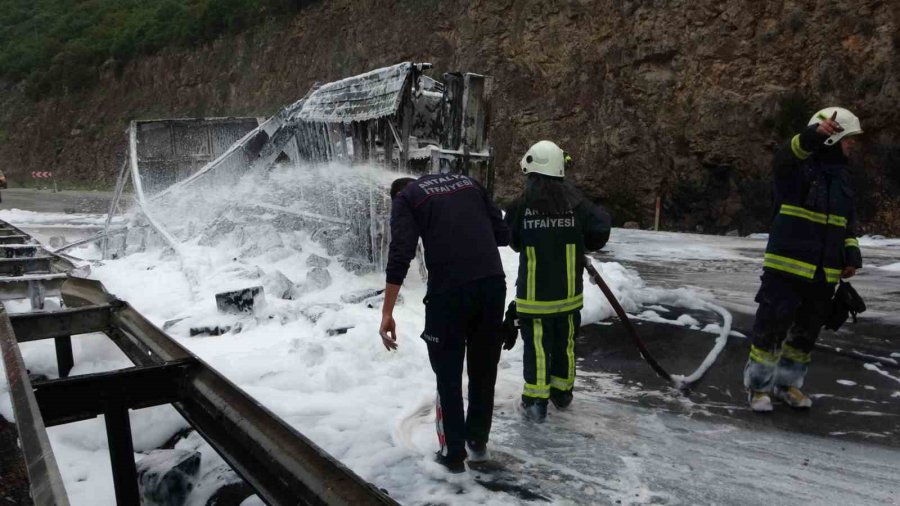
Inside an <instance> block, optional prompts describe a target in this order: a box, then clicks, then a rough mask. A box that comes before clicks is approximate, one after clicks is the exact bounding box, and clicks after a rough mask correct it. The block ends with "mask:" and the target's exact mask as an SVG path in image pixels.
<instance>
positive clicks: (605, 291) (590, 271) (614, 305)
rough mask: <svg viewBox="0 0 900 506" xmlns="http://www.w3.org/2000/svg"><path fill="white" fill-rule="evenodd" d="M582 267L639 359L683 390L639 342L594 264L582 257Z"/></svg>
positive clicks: (641, 342) (639, 337)
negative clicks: (613, 313)
mask: <svg viewBox="0 0 900 506" xmlns="http://www.w3.org/2000/svg"><path fill="white" fill-rule="evenodd" d="M584 267H585V269H587V271H588V274H590V276H591V279H593V280H594V283H596V284H597V286H599V287H600V290H601V291H602V292H603V295H605V296H606V298H607V299H608V300H609V304H610V305H611V306H612V308H613V310H614V311H615V312H616V314H617V315H618V316H619V319H620V320H622V324H623V325H625V328H626V329H627V330H628V333H629V334H630V335H631V339H632V340H633V341H634V344H635V345H636V346H637V348H638V350H640V352H641V357H643V358H644V360H645V361H646V362H647V363H648V364H650V367H652V368H653V370H654V371H656V374H658V375H659V377H660V378H662V379H664V380H666V381H669V382H671V383H672V384H674V385H675V386H676V387H677V388H680V389H681V388H683V386H684V385H682V384H681V382H678V381H676V380H675V379H674V378H672V375H671V374H669V373H668V372H666V370H665V369H663V367H662V366H661V365H659V362H657V361H656V359H655V358H653V355H651V354H650V352H649V351H648V350H647V346H646V345H645V344H644V341H642V340H641V336H639V335H638V333H637V329H636V328H634V325H633V324H632V323H631V320H629V319H628V315H627V314H626V313H625V310H624V309H622V305H621V304H619V301H618V299H616V296H615V295H613V293H612V290H610V289H609V286H608V285H607V284H606V281H603V278H602V277H600V273H599V272H597V269H595V268H594V264H592V263H591V259H590V258H588V257H587V256H585V257H584Z"/></svg>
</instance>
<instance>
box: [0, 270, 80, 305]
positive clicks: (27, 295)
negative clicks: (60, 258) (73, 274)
mask: <svg viewBox="0 0 900 506" xmlns="http://www.w3.org/2000/svg"><path fill="white" fill-rule="evenodd" d="M67 278H68V274H65V273H55V274H31V275H27V276H12V277H7V278H4V277H0V300H13V299H31V301H32V307H33V308H35V309H42V308H43V307H44V306H43V302H44V298H45V297H58V296H59V295H60V288H62V285H63V283H64V282H65V281H66V279H67Z"/></svg>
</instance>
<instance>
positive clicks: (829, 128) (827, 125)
mask: <svg viewBox="0 0 900 506" xmlns="http://www.w3.org/2000/svg"><path fill="white" fill-rule="evenodd" d="M843 131H844V127H842V126H841V124H840V123H838V122H837V111H834V114H832V115H831V118H829V119H826V120H825V121H822V122H821V123H819V126H817V127H816V133H817V134H819V135H824V136H826V137H831V136H832V135H834V134H836V133H838V132H843Z"/></svg>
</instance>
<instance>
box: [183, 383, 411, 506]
mask: <svg viewBox="0 0 900 506" xmlns="http://www.w3.org/2000/svg"><path fill="white" fill-rule="evenodd" d="M175 408H176V409H177V410H178V411H179V412H180V413H181V415H182V416H183V417H184V418H185V420H187V421H188V423H190V424H191V425H192V426H194V428H195V429H197V432H199V433H200V435H202V436H203V438H204V439H206V441H207V442H208V443H209V444H210V446H212V447H213V448H214V449H215V450H216V451H217V452H218V453H219V454H220V455H221V456H222V457H223V458H224V459H225V460H226V461H227V462H228V463H229V464H230V465H231V467H232V468H233V469H234V470H235V471H236V472H237V473H238V474H240V475H241V477H243V478H244V479H245V480H246V481H247V482H248V483H249V484H250V485H251V486H252V487H253V488H254V489H255V490H256V492H257V493H258V494H259V495H260V497H262V498H263V499H264V500H265V501H266V502H267V503H269V504H278V505H282V504H284V505H287V504H329V505H331V504H348V505H349V504H396V502H395V501H394V500H393V499H391V498H390V497H389V496H387V495H386V494H384V493H383V492H381V491H380V490H378V489H377V488H375V487H374V486H373V485H372V484H370V483H367V482H365V481H363V480H362V479H361V478H360V477H359V476H357V475H356V474H355V473H353V471H351V470H349V469H348V468H347V467H345V466H344V465H343V464H341V463H340V462H338V461H337V460H335V459H334V458H333V457H331V456H330V455H328V454H327V453H326V452H325V451H324V450H322V449H321V448H319V447H318V446H317V445H316V444H315V443H313V442H312V441H310V440H309V439H307V438H306V437H305V436H303V435H302V434H300V433H299V432H297V431H296V430H294V429H293V428H292V427H290V426H289V425H287V424H286V423H285V422H284V421H282V420H281V419H280V418H278V417H276V416H275V415H274V414H272V413H271V412H270V411H269V410H267V409H266V408H264V407H263V406H262V405H260V404H259V403H258V402H257V401H256V400H254V399H253V398H251V397H250V396H248V395H247V394H245V393H244V392H243V391H242V390H240V389H239V388H237V387H236V386H234V385H233V384H232V383H231V382H229V381H228V380H227V379H225V378H224V377H222V376H221V375H219V374H218V373H216V372H215V371H213V370H212V369H209V368H203V369H202V370H201V371H200V372H199V373H198V374H197V376H196V377H195V378H194V379H193V380H192V381H191V382H190V384H188V385H186V387H185V391H184V397H183V400H182V401H181V402H179V403H176V404H175Z"/></svg>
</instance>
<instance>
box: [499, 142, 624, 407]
mask: <svg viewBox="0 0 900 506" xmlns="http://www.w3.org/2000/svg"><path fill="white" fill-rule="evenodd" d="M567 158H568V157H567V156H566V155H565V153H564V152H563V150H562V149H560V148H559V146H557V145H556V144H554V143H552V142H550V141H540V142H538V143H537V144H535V145H533V146H531V148H530V149H529V150H528V152H527V153H526V154H525V156H524V157H523V158H522V161H521V162H520V167H521V169H522V173H524V174H525V175H526V176H527V178H528V179H527V181H526V183H525V191H524V192H523V193H522V195H521V196H520V197H519V198H518V199H516V201H515V202H514V203H513V204H512V205H511V206H510V208H509V209H508V210H507V213H506V221H507V223H509V226H510V230H511V232H512V241H511V243H510V246H511V247H512V248H513V249H514V250H515V251H517V252H519V276H518V279H517V280H516V301H515V302H516V311H517V313H518V316H519V318H520V322H521V328H522V339H523V340H524V341H525V357H524V367H523V373H524V377H525V388H524V391H523V393H522V405H523V407H524V409H525V415H526V417H527V418H528V419H530V420H533V421H536V422H543V421H544V419H545V418H546V416H547V400H548V399H549V400H550V401H552V402H553V404H554V405H555V406H556V407H557V408H559V409H564V408H566V407H568V406H569V404H571V402H572V390H573V388H574V386H575V337H576V336H577V335H578V331H579V328H580V326H581V307H582V305H583V303H582V302H583V298H584V297H583V295H582V277H583V274H584V254H585V251H595V250H598V249H600V248H602V247H603V245H605V244H606V241H607V240H608V239H609V229H610V217H609V214H607V213H606V211H604V210H602V209H600V208H598V207H596V206H594V205H593V204H591V203H590V202H589V201H588V200H587V199H585V198H584V196H583V195H582V194H581V192H579V191H578V190H577V189H576V188H575V187H574V186H572V185H571V184H569V183H568V182H567V181H565V179H564V177H565V164H566V160H567Z"/></svg>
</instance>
